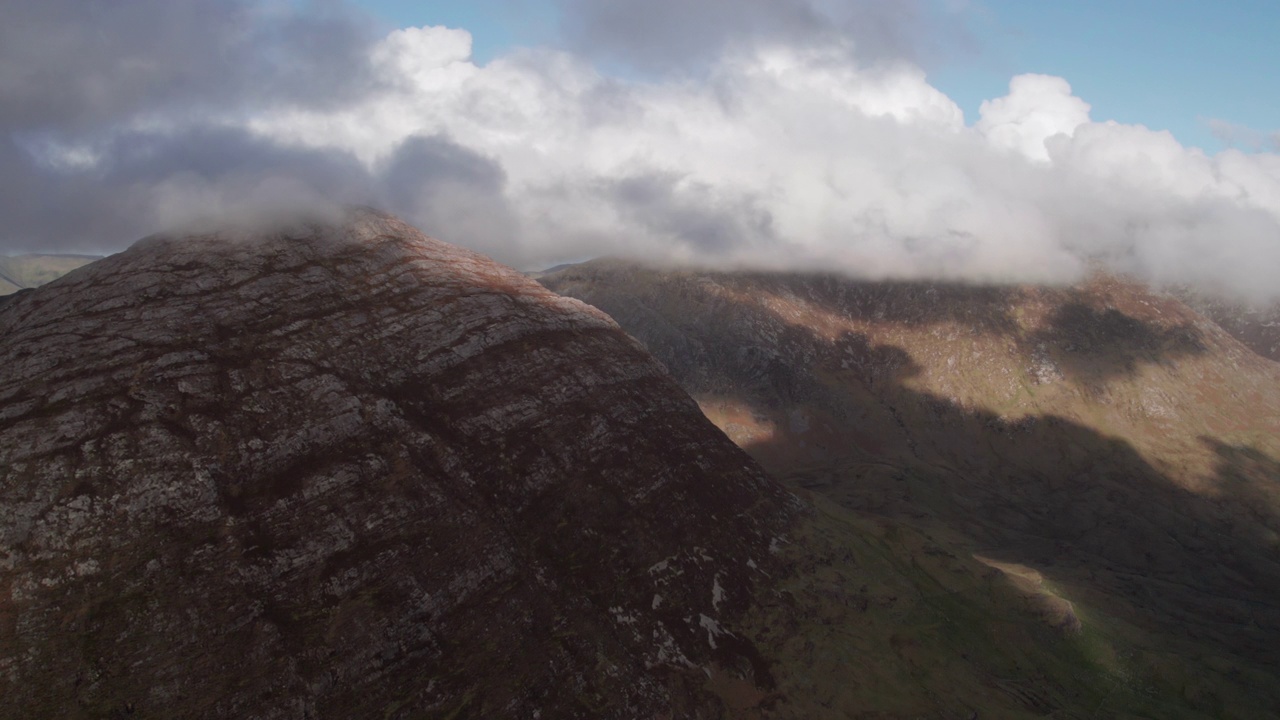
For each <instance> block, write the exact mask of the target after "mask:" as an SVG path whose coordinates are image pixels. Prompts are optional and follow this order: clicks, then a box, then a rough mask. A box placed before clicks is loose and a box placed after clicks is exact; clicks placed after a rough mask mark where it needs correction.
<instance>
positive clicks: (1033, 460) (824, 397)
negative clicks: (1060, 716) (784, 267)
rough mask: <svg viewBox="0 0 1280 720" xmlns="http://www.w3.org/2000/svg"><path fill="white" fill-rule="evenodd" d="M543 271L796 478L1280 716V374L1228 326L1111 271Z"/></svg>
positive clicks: (1156, 679) (1153, 663) (1139, 655)
mask: <svg viewBox="0 0 1280 720" xmlns="http://www.w3.org/2000/svg"><path fill="white" fill-rule="evenodd" d="M541 282H542V283H543V284H544V285H546V286H547V287H549V288H551V289H552V290H555V291H556V292H559V293H562V294H566V295H569V296H571V297H576V298H579V299H581V300H584V301H586V302H589V303H591V304H593V305H595V306H597V307H599V308H601V309H602V310H604V311H605V312H607V313H609V314H610V315H611V316H612V317H613V318H614V319H615V320H617V321H618V322H619V324H621V325H622V327H623V328H624V329H626V330H627V331H628V332H629V333H631V334H632V335H633V336H635V337H636V338H637V339H639V340H640V341H641V342H643V343H644V344H645V346H646V347H647V348H648V349H649V350H650V351H651V352H653V353H654V354H655V355H656V356H657V357H658V359H659V360H661V361H662V362H663V363H664V364H665V365H666V366H667V367H668V368H669V369H670V370H671V372H672V374H673V375H674V376H675V377H676V379H677V381H679V382H680V384H681V385H682V386H683V387H684V388H685V389H686V390H687V391H689V392H690V394H692V395H693V396H694V398H695V399H696V400H698V402H699V404H700V405H701V406H702V409H703V411H704V412H705V413H706V415H707V416H708V417H709V418H711V419H712V421H713V422H715V423H716V424H717V425H718V426H719V427H720V428H721V429H722V430H724V432H725V433H726V434H727V435H728V436H729V437H730V438H732V439H733V440H734V441H735V442H737V443H738V444H739V445H740V446H741V447H743V448H744V449H746V450H747V451H748V452H749V453H751V454H752V455H753V456H754V457H755V458H756V459H757V460H758V461H760V462H761V463H762V464H763V465H764V466H765V467H766V468H768V469H769V470H771V471H772V472H774V473H775V474H776V475H778V476H779V477H782V478H785V479H787V481H788V482H789V483H791V484H792V485H793V487H797V488H807V489H810V490H811V491H812V492H814V493H815V494H818V495H820V496H823V497H825V498H828V499H829V500H830V501H832V502H833V503H835V504H837V505H839V506H842V507H843V508H846V509H849V510H851V511H853V512H855V513H856V514H857V515H858V516H860V517H864V518H888V519H893V520H894V521H897V522H901V523H904V524H906V525H908V526H910V527H912V528H915V529H916V530H917V531H919V532H921V533H924V534H926V535H928V536H930V537H932V538H933V539H934V541H935V542H936V543H937V544H938V546H939V548H940V549H939V550H938V551H939V552H942V553H949V554H952V555H955V556H957V557H970V558H982V559H984V561H986V562H989V563H990V564H991V565H992V567H995V568H1001V569H1002V570H1006V571H1009V572H1014V573H1015V574H1016V573H1024V574H1025V576H1027V577H1035V578H1041V579H1042V581H1043V583H1044V586H1045V587H1048V588H1051V589H1052V592H1053V593H1054V594H1055V595H1056V596H1058V597H1060V598H1061V599H1062V600H1063V601H1066V602H1069V603H1071V606H1072V607H1073V608H1074V612H1075V614H1076V615H1077V617H1078V618H1080V619H1081V620H1082V627H1083V629H1084V632H1085V634H1086V636H1089V634H1090V633H1097V635H1096V636H1095V637H1099V638H1103V639H1104V640H1103V644H1104V645H1106V646H1107V647H1109V648H1110V650H1108V651H1107V652H1110V653H1114V657H1116V658H1117V659H1116V662H1117V663H1118V664H1119V665H1121V666H1123V667H1125V671H1124V672H1125V673H1127V675H1126V677H1128V678H1130V680H1131V681H1132V682H1134V683H1137V684H1139V685H1141V686H1144V687H1147V688H1148V689H1149V692H1151V693H1153V694H1154V695H1153V696H1158V697H1161V698H1165V699H1174V698H1177V699H1178V702H1180V703H1183V704H1184V706H1185V707H1187V708H1190V709H1193V710H1195V711H1196V712H1200V713H1204V714H1206V715H1208V716H1211V717H1240V718H1263V717H1280V653H1277V651H1276V648H1280V364H1278V363H1276V362H1274V361H1272V360H1269V359H1267V358H1265V357H1264V356H1262V355H1260V354H1258V353H1255V352H1254V351H1252V350H1251V349H1250V348H1248V347H1246V346H1244V345H1242V344H1241V343H1240V342H1239V341H1238V340H1237V339H1236V338H1234V337H1233V336H1232V335H1231V334H1230V333H1228V332H1227V331H1225V330H1224V329H1223V328H1222V327H1220V326H1219V325H1218V324H1217V323H1215V322H1214V321H1213V320H1212V319H1210V318H1209V317H1206V316H1205V315H1202V314H1200V313H1197V312H1196V311H1195V310H1193V309H1192V308H1190V307H1188V306H1187V305H1186V304H1184V303H1182V302H1180V301H1179V300H1178V299H1176V298H1175V297H1172V296H1170V295H1167V294H1164V293H1159V292H1153V291H1151V290H1150V289H1149V288H1146V287H1143V286H1141V285H1138V284H1135V283H1133V282H1129V281H1126V280H1123V279H1120V278H1116V277H1108V276H1105V275H1100V276H1097V277H1094V278H1093V279H1091V280H1090V281H1088V282H1085V283H1082V284H1080V285H1077V286H1074V287H1058V288H1051V287H1030V286H1008V287H982V286H969V285H960V284H949V283H931V282H860V281H855V280H849V279H845V278H839V277H832V276H818V275H800V274H781V273H715V272H695V271H672V270H657V269H653V268H647V267H643V266H638V265H635V264H631V263H625V262H620V261H607V260H601V261H593V262H590V263H585V264H582V265H579V266H576V267H572V268H568V269H565V270H562V271H560V272H558V273H555V274H552V275H548V276H546V277H544V278H542V279H541ZM1125 658H1127V659H1125ZM1126 682H1128V681H1126ZM784 685H785V682H784ZM1112 700H1114V698H1113V699H1112ZM1108 702H1109V703H1110V702H1112V701H1108ZM854 707H856V705H850V706H849V709H850V710H852V709H853V708H854ZM984 716H985V715H984ZM1069 716H1072V717H1074V716H1075V715H1069ZM1084 716H1088V717H1096V716H1107V715H1106V714H1105V713H1104V714H1101V715H1099V714H1097V713H1095V714H1093V715H1088V714H1086V715H1084ZM1144 716H1146V715H1144ZM1172 716H1174V714H1173V711H1172V710H1168V709H1166V710H1162V711H1161V712H1159V713H1157V714H1155V715H1150V717H1172Z"/></svg>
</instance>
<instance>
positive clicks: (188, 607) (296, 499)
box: [0, 211, 799, 719]
mask: <svg viewBox="0 0 1280 720" xmlns="http://www.w3.org/2000/svg"><path fill="white" fill-rule="evenodd" d="M0 367H2V368H3V372H0V697H3V703H0V716H4V717H14V718H17V717H23V718H32V717H64V718H75V717H153V718H158V717H163V718H213V717H236V718H264V719H265V718H308V717H332V718H351V717H377V718H407V717H453V716H471V717H502V716H510V717H529V718H538V717H542V718H552V717H557V718H561V717H565V718H574V717H581V718H588V717H590V718H607V717H619V718H622V717H626V718H632V717H717V716H719V714H720V712H721V710H722V704H721V701H720V699H719V698H717V697H716V696H714V695H713V694H712V693H710V692H709V691H708V690H706V689H705V687H704V686H705V685H706V683H707V678H708V677H711V676H712V675H713V674H715V673H717V672H720V673H723V672H724V671H725V670H726V669H728V670H729V671H731V673H732V675H733V677H734V678H737V679H738V680H739V681H745V685H746V686H748V687H751V688H753V691H759V692H766V691H767V690H768V689H769V687H770V685H771V682H772V680H771V677H770V670H769V668H768V667H767V664H766V663H765V662H764V661H763V660H762V659H761V657H760V654H759V652H757V650H756V648H755V647H754V646H753V645H752V644H751V642H750V641H749V640H747V639H745V637H744V636H740V635H738V634H735V633H734V632H732V628H733V627H734V626H735V623H736V622H737V621H738V620H739V618H740V617H741V616H742V615H743V614H744V613H746V612H747V610H748V608H749V607H750V605H751V603H752V597H753V592H755V589H756V588H757V586H758V583H759V582H761V580H762V578H765V577H766V574H767V573H769V572H770V571H772V570H773V569H774V567H775V565H776V563H777V562H778V561H777V560H776V556H777V553H776V552H771V549H773V550H775V551H776V549H777V544H778V543H779V542H780V540H779V537H780V536H782V535H783V534H784V533H785V532H786V531H787V529H788V527H790V526H791V525H792V524H793V523H794V521H795V517H796V514H797V512H798V508H799V505H798V504H797V501H796V500H795V498H794V496H792V495H790V494H789V493H788V492H786V491H785V490H783V489H782V486H780V485H778V484H776V483H774V482H773V481H772V480H770V479H769V478H768V477H767V476H766V475H765V474H764V473H763V472H762V471H761V470H760V469H759V468H758V466H757V465H756V464H755V463H754V462H753V461H752V460H751V459H750V458H749V457H748V456H747V455H746V454H745V453H744V452H742V451H741V450H739V449H738V448H737V447H735V446H734V445H733V444H732V443H731V442H729V441H728V440H727V439H726V438H725V436H724V435H723V434H722V433H721V432H720V431H719V430H717V429H716V428H715V427H714V426H713V425H712V424H711V423H710V422H708V421H707V420H706V419H705V418H704V417H703V416H702V414H701V413H700V412H699V409H698V407H697V405H696V404H695V403H694V402H693V401H692V400H691V399H690V398H689V397H688V396H687V395H686V394H685V393H684V392H683V391H682V390H681V389H680V388H679V387H678V386H677V385H676V384H675V383H674V382H673V381H672V380H671V379H669V377H668V375H667V374H666V372H665V370H664V369H663V368H662V366H661V365H659V364H658V363H657V362H656V361H655V360H653V359H652V358H651V357H650V356H649V355H648V354H647V353H646V352H645V350H644V349H643V348H642V346H641V345H639V344H638V343H637V342H636V341H634V340H632V339H630V338H629V337H628V336H627V335H625V334H624V333H623V332H622V331H621V330H620V329H619V328H618V327H617V326H616V325H615V324H614V322H613V321H612V320H610V319H609V318H608V317H607V316H606V315H604V314H603V313H601V312H600V311H598V310H595V309H594V308H591V307H589V306H587V305H585V304H583V303H581V302H578V301H576V300H571V299H566V298H562V297H559V296H557V295H555V294H553V293H551V292H549V291H547V290H545V289H543V288H542V287H540V286H539V285H537V284H536V283H534V282H533V281H531V280H528V279H526V278H524V277H523V276H521V275H520V274H518V273H516V272H514V271H511V270H508V269H506V268H503V267H501V266H499V265H497V264H495V263H493V262H491V261H489V260H487V259H486V258H484V257H482V256H479V255H476V254H474V253H471V252H467V251H464V250H461V249H458V248H455V247H452V246H450V245H447V244H445V243H442V242H439V241H436V240H432V239H429V238H427V237H426V236H424V235H422V234H421V233H419V232H418V231H416V230H414V229H413V228H411V227H409V226H407V225H405V224H403V223H401V222H399V221H397V220H395V219H393V218H390V217H386V216H383V215H380V214H378V213H375V212H372V211H352V212H351V213H349V214H348V215H347V216H346V217H345V219H344V220H343V221H341V222H337V223H327V224H298V225H296V226H291V227H289V228H286V229H283V230H275V231H271V232H250V231H235V232H222V233H218V234H210V235H204V236H187V237H151V238H148V239H145V240H142V241H140V242H138V243H137V244H135V245H134V246H133V247H132V248H130V249H129V250H127V251H126V252H123V253H120V254H118V255H115V256H111V257H109V258H106V259H103V260H101V261H99V262H96V263H94V264H92V265H89V266H87V267H84V268H81V269H79V270H76V271H73V272H71V273H70V274H68V275H66V276H64V277H62V278H60V279H58V280H56V281H54V282H52V283H50V284H48V285H46V286H43V287H41V288H38V289H36V290H33V291H30V292H26V293H23V294H22V295H20V296H17V297H14V298H12V299H11V300H10V301H9V302H6V303H5V304H4V305H2V306H0Z"/></svg>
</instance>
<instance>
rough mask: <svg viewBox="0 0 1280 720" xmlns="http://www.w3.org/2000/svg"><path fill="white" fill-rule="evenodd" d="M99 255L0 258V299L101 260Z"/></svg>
mask: <svg viewBox="0 0 1280 720" xmlns="http://www.w3.org/2000/svg"><path fill="white" fill-rule="evenodd" d="M99 257H100V256H98V255H49V254H30V255H14V256H9V257H3V256H0V297H2V296H5V295H8V294H10V293H15V292H17V291H19V290H22V289H23V288H34V287H39V286H40V285H43V284H45V283H47V282H49V281H51V280H54V279H56V278H59V277H62V276H63V275H65V274H67V273H68V272H71V271H72V270H74V269H76V268H78V267H82V266H84V265H88V264H89V263H91V262H93V261H94V260H97V259H99Z"/></svg>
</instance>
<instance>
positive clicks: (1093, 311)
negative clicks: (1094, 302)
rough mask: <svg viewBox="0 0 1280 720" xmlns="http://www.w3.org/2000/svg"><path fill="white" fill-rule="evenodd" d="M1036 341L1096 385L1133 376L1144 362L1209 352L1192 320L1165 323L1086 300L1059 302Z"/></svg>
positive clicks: (1076, 377)
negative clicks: (1146, 319)
mask: <svg viewBox="0 0 1280 720" xmlns="http://www.w3.org/2000/svg"><path fill="white" fill-rule="evenodd" d="M1031 341H1032V342H1034V343H1036V344H1044V345H1047V346H1048V347H1051V348H1053V349H1052V351H1051V352H1052V355H1053V358H1054V360H1055V361H1056V362H1057V364H1058V366H1059V367H1060V368H1061V369H1062V371H1063V372H1064V373H1065V374H1066V375H1067V376H1068V377H1071V378H1072V379H1074V380H1076V381H1078V382H1080V383H1082V384H1085V385H1088V386H1093V387H1098V386H1101V385H1105V384H1106V383H1107V382H1108V381H1110V380H1113V379H1116V378H1118V377H1130V376H1132V375H1133V374H1134V373H1136V372H1137V369H1138V366H1139V364H1140V363H1142V362H1152V363H1158V362H1164V361H1167V360H1176V359H1177V358H1180V357H1185V356H1189V355H1199V354H1203V353H1204V352H1205V345H1204V339H1203V338H1202V337H1201V333H1200V331H1199V330H1198V329H1196V328H1195V327H1194V326H1191V325H1189V324H1183V325H1177V326H1174V327H1169V328H1162V327H1159V326H1157V325H1155V324H1153V323H1148V322H1144V321H1142V320H1138V319H1136V318H1134V317H1131V316H1129V315H1126V314H1125V313H1123V312H1121V311H1119V310H1116V309H1114V308H1105V309H1101V310H1100V309H1098V308H1095V307H1092V306H1090V305H1089V304H1087V303H1085V302H1081V301H1078V300H1077V301H1073V302H1069V303H1066V304H1064V305H1061V306H1060V307H1058V308H1057V309H1056V310H1054V312H1053V313H1052V314H1051V315H1050V317H1049V318H1048V323H1047V326H1046V327H1045V328H1043V329H1041V330H1039V331H1037V332H1035V333H1033V334H1032V336H1031Z"/></svg>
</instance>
